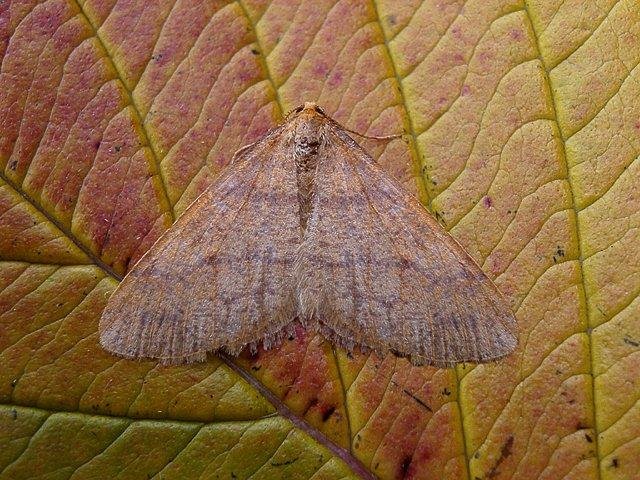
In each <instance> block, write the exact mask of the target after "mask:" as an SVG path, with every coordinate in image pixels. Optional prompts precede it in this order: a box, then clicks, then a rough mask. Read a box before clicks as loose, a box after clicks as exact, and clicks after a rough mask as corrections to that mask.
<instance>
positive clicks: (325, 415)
mask: <svg viewBox="0 0 640 480" xmlns="http://www.w3.org/2000/svg"><path fill="white" fill-rule="evenodd" d="M335 411H336V407H334V406H333V405H332V406H330V407H329V408H327V409H326V410H325V411H324V412H322V421H323V422H326V421H327V420H329V417H330V416H331V415H333V412H335Z"/></svg>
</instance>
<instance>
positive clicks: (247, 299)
mask: <svg viewBox="0 0 640 480" xmlns="http://www.w3.org/2000/svg"><path fill="white" fill-rule="evenodd" d="M282 147H283V145H282V137H281V136H278V135H271V136H269V137H267V138H265V139H263V140H261V141H260V142H258V144H256V145H254V146H252V147H250V148H245V149H243V150H242V151H241V152H239V154H237V158H236V161H234V163H233V164H232V165H231V166H229V167H228V168H227V170H226V171H225V172H224V173H223V174H222V175H221V177H219V178H218V179H217V180H215V181H214V183H213V184H212V185H211V186H210V187H209V188H208V189H207V190H206V191H205V192H204V193H203V194H202V195H201V196H200V197H198V199H197V200H196V201H195V202H194V203H193V204H192V205H191V206H190V207H189V208H188V209H187V211H186V212H185V213H184V214H183V216H182V217H180V218H179V219H178V220H177V222H176V223H175V224H174V225H173V226H172V227H171V229H169V230H168V231H167V232H166V233H165V234H164V235H163V236H162V237H161V238H160V239H159V240H158V241H157V242H156V243H155V244H154V245H153V246H152V247H151V249H150V250H149V252H147V254H145V255H144V257H142V259H141V260H140V261H139V262H138V263H137V264H136V265H135V267H134V268H133V269H132V270H131V272H129V274H128V275H127V276H126V277H125V278H124V280H123V281H122V283H121V284H120V286H119V287H118V288H117V289H116V291H115V292H114V294H113V295H112V297H111V298H110V299H109V302H108V304H107V307H106V308H105V310H104V312H103V314H102V319H101V321H100V343H101V344H102V346H103V347H104V348H106V349H107V350H109V351H111V352H113V353H116V354H118V355H121V356H124V357H128V358H156V359H159V360H160V361H162V362H163V363H183V362H190V361H196V360H204V358H205V357H206V352H207V351H212V350H217V349H220V348H222V349H225V350H227V351H228V352H230V353H237V352H238V351H239V350H240V349H242V348H243V347H244V346H245V345H246V344H249V343H254V342H258V341H260V340H266V342H267V343H268V342H269V340H274V339H276V338H275V337H277V335H278V334H279V331H280V330H281V329H282V328H284V327H285V326H286V325H287V324H289V323H290V322H291V321H292V320H293V318H294V317H295V314H296V306H295V296H294V284H293V275H292V272H293V262H294V259H295V252H296V251H297V248H298V244H299V242H300V220H299V207H298V200H297V185H296V178H295V166H294V165H293V162H291V160H290V158H288V157H287V156H286V155H285V152H283V149H282Z"/></svg>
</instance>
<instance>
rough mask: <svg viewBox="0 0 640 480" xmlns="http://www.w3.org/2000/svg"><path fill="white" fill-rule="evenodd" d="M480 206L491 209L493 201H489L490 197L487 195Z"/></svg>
mask: <svg viewBox="0 0 640 480" xmlns="http://www.w3.org/2000/svg"><path fill="white" fill-rule="evenodd" d="M482 204H483V205H484V206H485V208H491V206H492V205H493V200H491V197H490V196H488V195H487V196H485V197H484V198H483V199H482Z"/></svg>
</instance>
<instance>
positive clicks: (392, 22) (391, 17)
mask: <svg viewBox="0 0 640 480" xmlns="http://www.w3.org/2000/svg"><path fill="white" fill-rule="evenodd" d="M397 21H398V20H397V19H396V16H395V15H387V23H388V24H389V25H395V24H396V22H397Z"/></svg>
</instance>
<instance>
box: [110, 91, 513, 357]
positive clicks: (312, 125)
mask: <svg viewBox="0 0 640 480" xmlns="http://www.w3.org/2000/svg"><path fill="white" fill-rule="evenodd" d="M299 324H302V325H303V326H304V327H305V328H307V329H309V330H312V331H319V332H320V333H321V334H322V335H323V336H324V337H325V338H327V339H328V340H330V341H331V342H333V343H334V344H336V345H338V346H340V347H343V348H345V349H347V350H349V351H351V350H353V348H354V347H356V346H359V347H361V348H363V349H365V350H374V351H376V352H378V353H381V354H384V353H385V352H389V351H391V352H393V353H395V354H396V355H399V356H403V357H409V358H410V360H411V361H412V362H413V363H414V364H416V365H422V364H431V365H436V366H440V367H448V366H451V365H453V364H455V363H456V362H467V361H470V362H486V361H490V360H495V359H498V358H501V357H504V356H505V355H507V354H509V353H510V352H512V351H513V350H514V349H515V347H516V344H517V339H516V324H515V319H514V316H513V314H512V312H511V310H510V308H509V306H508V305H507V304H506V302H505V301H504V299H503V297H502V296H501V295H500V293H499V292H498V290H497V288H496V286H495V285H494V284H493V282H492V281H491V280H490V279H489V278H487V277H486V276H485V275H484V273H482V271H481V270H480V268H479V267H478V266H477V265H476V263H475V262H474V261H473V260H472V259H471V257H470V256H469V255H468V254H467V253H466V252H465V251H464V250H463V248H462V247H461V246H460V245H459V244H458V243H457V242H456V241H455V240H454V239H453V238H452V237H451V236H450V235H449V234H447V233H446V232H445V230H444V229H443V228H442V227H441V226H440V225H439V224H438V222H437V221H436V220H434V218H433V217H432V216H431V215H429V213H427V211H426V210H425V209H424V208H423V206H422V204H421V203H420V202H419V201H418V200H417V199H416V198H415V197H413V196H412V195H410V194H409V193H407V192H406V191H405V190H403V188H402V187H401V186H400V185H399V184H398V183H397V182H396V181H395V180H394V179H393V178H391V177H390V176H389V175H388V174H387V173H385V171H384V170H383V169H382V168H381V167H380V166H378V165H377V164H376V163H375V161H374V160H373V159H372V158H371V157H370V156H369V155H368V154H367V153H366V152H365V151H364V150H363V149H362V148H361V147H360V146H359V145H358V144H357V143H356V142H355V141H354V140H353V139H352V138H351V137H350V136H349V135H348V134H347V132H346V130H345V129H344V128H343V127H341V126H340V125H339V124H338V123H336V122H335V121H334V120H332V119H331V118H329V117H328V116H327V115H325V114H324V113H323V111H322V110H321V109H320V108H319V107H318V106H317V105H315V104H314V103H305V104H304V105H303V106H300V107H298V108H296V109H295V110H294V111H293V112H291V113H290V114H289V115H288V116H287V118H286V121H285V122H284V123H283V124H282V125H280V126H278V127H276V128H274V129H273V130H271V131H270V132H268V133H267V134H266V135H265V136H264V137H263V138H261V139H260V140H258V141H257V142H255V143H253V144H251V145H248V146H246V147H244V148H242V149H240V150H239V151H238V152H237V153H236V154H235V155H234V157H233V160H232V162H231V165H230V167H229V168H227V169H225V170H224V171H223V173H222V174H221V175H220V176H219V177H218V178H217V179H216V180H215V181H214V183H213V184H212V185H211V186H210V187H209V188H208V189H207V190H206V191H205V192H204V193H203V194H202V195H200V196H199V197H198V198H197V199H196V200H195V201H194V202H193V203H192V204H191V205H190V206H189V208H188V209H187V210H186V212H185V213H184V215H182V217H180V219H179V220H178V221H177V222H176V223H175V224H174V225H173V227H171V228H170V229H169V230H168V231H167V232H166V233H165V234H164V235H162V236H161V237H160V238H159V239H158V241H157V242H156V243H155V244H154V245H153V246H152V247H151V249H150V250H149V251H148V252H147V253H146V254H145V255H144V256H143V257H142V258H141V259H140V261H139V262H138V263H137V264H136V265H135V267H134V268H133V269H132V270H131V271H130V272H129V274H128V275H127V276H126V277H125V278H124V280H123V281H122V283H121V284H120V286H119V287H118V288H117V290H116V291H115V292H114V294H113V295H112V297H111V298H110V300H109V302H108V304H107V307H106V309H105V310H104V312H103V314H102V319H101V321H100V343H101V344H102V346H103V347H104V348H105V349H106V350H108V351H110V352H113V353H115V354H117V355H121V356H123V357H127V358H155V359H159V360H160V361H161V362H162V363H166V364H179V363H186V362H194V361H200V360H204V359H205V358H206V354H207V352H209V351H215V350H223V351H225V352H228V353H231V354H238V353H239V352H240V351H241V350H242V349H243V348H244V347H245V346H247V345H249V346H250V347H251V348H253V349H255V348H256V345H257V344H258V343H259V342H262V343H263V346H264V347H265V348H269V347H271V346H273V345H276V344H278V343H279V342H280V341H281V340H282V339H283V338H285V337H288V336H291V335H293V334H295V328H296V326H297V325H299Z"/></svg>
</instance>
